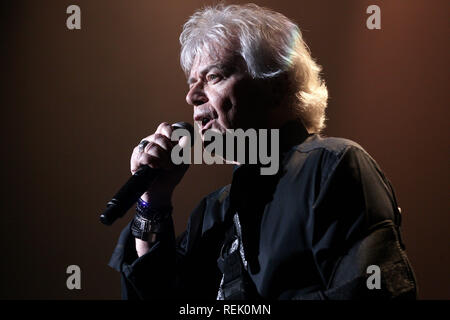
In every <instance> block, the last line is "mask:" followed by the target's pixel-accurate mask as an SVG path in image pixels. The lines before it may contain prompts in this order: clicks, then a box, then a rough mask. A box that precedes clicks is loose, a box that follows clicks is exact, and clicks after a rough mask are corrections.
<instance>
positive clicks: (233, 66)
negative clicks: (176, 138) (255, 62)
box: [186, 50, 265, 139]
mask: <svg viewBox="0 0 450 320" xmlns="http://www.w3.org/2000/svg"><path fill="white" fill-rule="evenodd" d="M188 84H189V92H188V93H187V96H186V101H187V103H188V104H190V105H192V106H193V107H194V121H195V122H196V123H197V124H198V126H199V128H200V133H201V135H202V139H203V136H204V133H205V131H206V130H208V129H214V130H217V131H219V132H221V133H225V131H226V129H237V128H242V129H244V130H245V129H248V128H257V127H264V124H265V123H264V122H265V119H264V114H265V112H264V106H263V105H262V100H261V96H262V92H260V91H261V89H260V86H259V82H258V80H254V79H252V78H251V77H250V75H249V74H248V72H247V68H246V65H245V62H244V60H243V59H242V58H241V57H237V56H236V55H233V54H232V53H231V52H230V51H226V50H217V54H215V55H214V56H211V55H207V54H204V55H201V54H200V55H197V56H196V58H195V60H194V63H193V65H192V68H191V72H190V75H189V77H188Z"/></svg>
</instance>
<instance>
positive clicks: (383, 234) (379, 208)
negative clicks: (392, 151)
mask: <svg viewBox="0 0 450 320" xmlns="http://www.w3.org/2000/svg"><path fill="white" fill-rule="evenodd" d="M329 172H330V174H328V176H327V177H324V178H323V182H322V184H321V188H320V191H319V193H318V196H317V198H316V201H315V202H314V204H313V208H312V215H311V217H312V218H311V219H312V221H311V223H310V226H311V229H310V230H309V232H310V233H309V234H310V245H311V251H312V253H313V258H314V261H315V264H316V267H317V270H318V273H319V274H320V277H321V279H322V283H323V288H325V289H324V290H320V291H318V292H313V293H311V294H307V295H300V296H294V297H293V298H294V299H364V298H380V299H393V298H401V297H403V298H415V297H416V284H415V277H414V274H413V272H412V268H411V266H410V263H409V261H408V258H407V256H406V252H405V250H404V249H405V248H404V245H403V243H402V240H401V233H400V212H399V210H398V206H397V202H396V199H395V195H394V192H393V189H392V187H391V185H390V183H389V181H388V180H387V179H386V178H385V176H384V174H383V173H382V171H381V170H380V169H379V167H378V165H377V164H376V162H375V161H374V160H373V159H372V158H371V157H370V156H369V155H368V154H367V153H366V152H365V151H364V150H362V149H360V148H358V147H355V146H350V147H347V148H346V149H345V150H344V151H343V154H342V155H341V156H340V157H338V158H337V161H334V163H333V166H332V169H331V170H330V171H329ZM371 266H372V267H371ZM373 266H375V267H373ZM373 268H379V269H377V270H379V271H380V272H379V274H378V275H377V274H376V273H377V270H375V269H373ZM372 270H375V271H372ZM372 275H374V276H373V277H371V276H372ZM369 277H371V278H370V279H369ZM377 277H378V278H377ZM369 282H371V285H368V283H369ZM377 282H379V284H378V285H377Z"/></svg>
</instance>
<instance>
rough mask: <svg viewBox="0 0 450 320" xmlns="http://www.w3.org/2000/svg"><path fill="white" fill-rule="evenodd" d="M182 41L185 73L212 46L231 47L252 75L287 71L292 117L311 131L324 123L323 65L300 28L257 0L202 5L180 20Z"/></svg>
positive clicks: (274, 75) (182, 59)
mask: <svg viewBox="0 0 450 320" xmlns="http://www.w3.org/2000/svg"><path fill="white" fill-rule="evenodd" d="M180 43H181V56H180V62H181V66H182V68H183V70H184V72H185V73H186V75H188V74H189V73H190V70H191V68H192V64H193V62H194V59H195V57H196V56H197V55H198V54H204V49H206V50H207V51H208V53H210V52H211V50H212V49H213V47H216V48H217V47H219V48H233V49H235V50H236V53H237V54H239V55H240V56H241V57H242V58H243V59H244V60H245V62H246V64H247V69H248V72H249V73H250V75H251V76H252V77H253V78H260V79H264V78H266V79H269V78H275V77H277V76H279V75H282V74H286V75H288V76H289V77H288V79H290V80H289V81H290V82H291V83H290V86H293V87H294V90H293V92H292V94H293V101H294V102H293V104H294V106H293V107H294V111H295V113H296V115H297V116H298V117H299V118H300V119H301V120H302V122H303V124H304V125H305V127H306V129H307V130H308V131H309V132H317V133H318V132H320V131H321V130H322V129H323V128H324V127H325V109H326V107H327V99H328V91H327V88H326V85H325V83H324V81H323V80H322V79H321V78H320V71H321V67H320V66H319V65H318V64H317V63H316V62H315V61H314V60H313V59H312V57H311V54H310V51H309V48H308V47H307V45H306V43H305V42H304V41H303V39H302V35H301V31H300V29H299V27H298V26H297V25H296V24H295V23H294V22H292V21H291V20H290V19H288V18H287V17H285V16H284V15H282V14H281V13H278V12H275V11H273V10H270V9H267V8H262V7H259V6H257V5H255V4H246V5H223V4H218V5H216V6H213V7H206V8H204V9H201V10H199V11H197V12H195V13H194V14H193V15H192V16H191V17H190V18H189V20H188V21H187V22H186V23H185V24H184V26H183V31H182V33H181V35H180ZM236 47H237V48H236Z"/></svg>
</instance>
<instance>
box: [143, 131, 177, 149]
mask: <svg viewBox="0 0 450 320" xmlns="http://www.w3.org/2000/svg"><path fill="white" fill-rule="evenodd" d="M148 141H149V142H150V143H154V144H157V145H159V146H160V147H161V148H163V149H164V150H166V151H170V150H172V148H173V143H172V141H171V140H169V139H168V138H167V137H166V136H165V135H163V134H161V133H155V134H153V135H151V136H150V138H149V139H148ZM150 143H149V144H148V145H147V146H146V147H145V148H144V151H145V152H146V150H148V148H150V147H151V146H150Z"/></svg>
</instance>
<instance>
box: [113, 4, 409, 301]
mask: <svg viewBox="0 0 450 320" xmlns="http://www.w3.org/2000/svg"><path fill="white" fill-rule="evenodd" d="M180 42H181V59H180V60H181V66H182V68H183V70H184V72H185V74H186V76H187V81H188V85H189V91H188V93H187V96H186V100H187V102H188V104H190V105H191V106H192V108H193V117H194V121H195V122H196V123H197V124H198V126H199V128H200V134H201V136H202V138H203V139H204V137H205V133H206V132H207V131H208V130H215V131H216V132H220V133H223V134H225V133H226V132H227V130H229V129H243V130H247V129H263V128H264V129H279V157H280V159H279V160H280V162H279V164H280V166H279V170H278V172H277V173H276V174H274V175H262V174H261V172H260V170H259V169H260V166H261V165H260V164H256V165H250V164H245V163H240V164H238V165H236V166H235V170H234V172H233V177H232V183H231V185H228V186H225V187H223V188H221V189H220V190H217V191H215V192H213V193H211V194H210V195H207V196H206V197H204V198H203V199H202V200H201V201H200V203H199V204H198V206H197V207H196V208H195V209H194V210H193V211H192V213H191V215H190V218H189V221H188V225H187V228H186V231H185V232H184V233H183V234H182V235H180V236H179V237H178V238H177V239H176V238H175V235H174V228H173V221H172V217H171V212H172V202H171V198H172V193H173V191H174V189H175V187H176V185H177V184H178V183H179V182H180V181H181V179H182V178H183V175H184V174H185V172H186V170H187V169H188V165H187V164H183V165H173V164H172V162H171V150H172V148H173V146H174V144H173V142H172V141H171V134H172V130H173V129H172V127H171V126H170V125H169V124H167V123H161V124H160V125H159V127H158V128H157V130H156V132H155V133H153V134H152V135H150V136H148V137H145V138H143V139H142V142H141V143H139V145H138V146H137V147H136V148H135V149H134V151H133V154H132V156H131V172H132V173H134V172H135V171H136V170H137V169H138V168H139V167H141V166H144V165H148V166H150V167H153V168H162V169H164V170H163V173H162V174H161V175H160V176H159V177H158V178H157V180H155V181H154V183H152V184H151V186H150V188H149V189H148V190H147V192H145V193H144V194H143V195H142V197H141V199H140V200H139V202H138V204H137V209H136V215H135V217H134V218H133V220H132V221H131V222H130V224H128V226H127V227H126V228H125V229H124V230H123V231H122V233H121V236H120V238H119V242H118V245H117V247H116V249H115V251H114V253H113V255H112V258H111V261H110V263H109V265H110V266H111V267H113V268H115V269H116V270H117V271H119V272H120V273H121V278H122V288H123V292H122V293H123V294H122V296H123V298H125V299H224V300H229V299H234V300H238V299H398V298H410V299H414V298H416V283H415V278H414V274H413V271H412V269H411V266H410V264H409V261H408V259H407V256H406V254H405V247H404V244H403V242H402V239H401V234H400V222H401V216H400V212H399V208H398V205H397V202H396V199H395V195H394V191H393V189H392V187H391V184H390V183H389V181H388V180H387V179H386V177H385V176H384V174H383V173H382V171H381V170H380V168H379V167H378V165H377V164H376V162H375V161H374V160H373V159H372V158H371V157H370V156H369V155H368V154H367V152H365V151H364V149H363V148H361V146H359V145H358V144H357V143H355V142H352V141H350V140H346V139H341V138H324V137H321V136H320V135H319V134H320V132H321V130H322V129H323V128H324V121H325V109H326V106H327V97H328V92H327V88H326V86H325V83H324V81H323V80H322V79H321V78H320V71H321V67H320V66H319V65H318V64H317V63H316V62H315V61H314V60H313V59H312V58H311V55H310V52H309V50H308V48H307V46H306V44H305V42H304V41H303V39H302V35H301V32H300V30H299V27H298V26H297V25H296V24H295V23H293V22H292V21H291V20H289V19H288V18H286V17H285V16H283V15H282V14H280V13H277V12H274V11H272V10H269V9H265V8H261V7H258V6H256V5H254V4H249V5H229V6H225V5H218V6H215V7H209V8H205V9H202V10H200V11H198V12H196V13H194V15H192V16H191V17H190V19H189V20H188V21H187V22H186V24H185V25H184V27H183V31H182V33H181V36H180ZM228 160H233V159H228Z"/></svg>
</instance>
